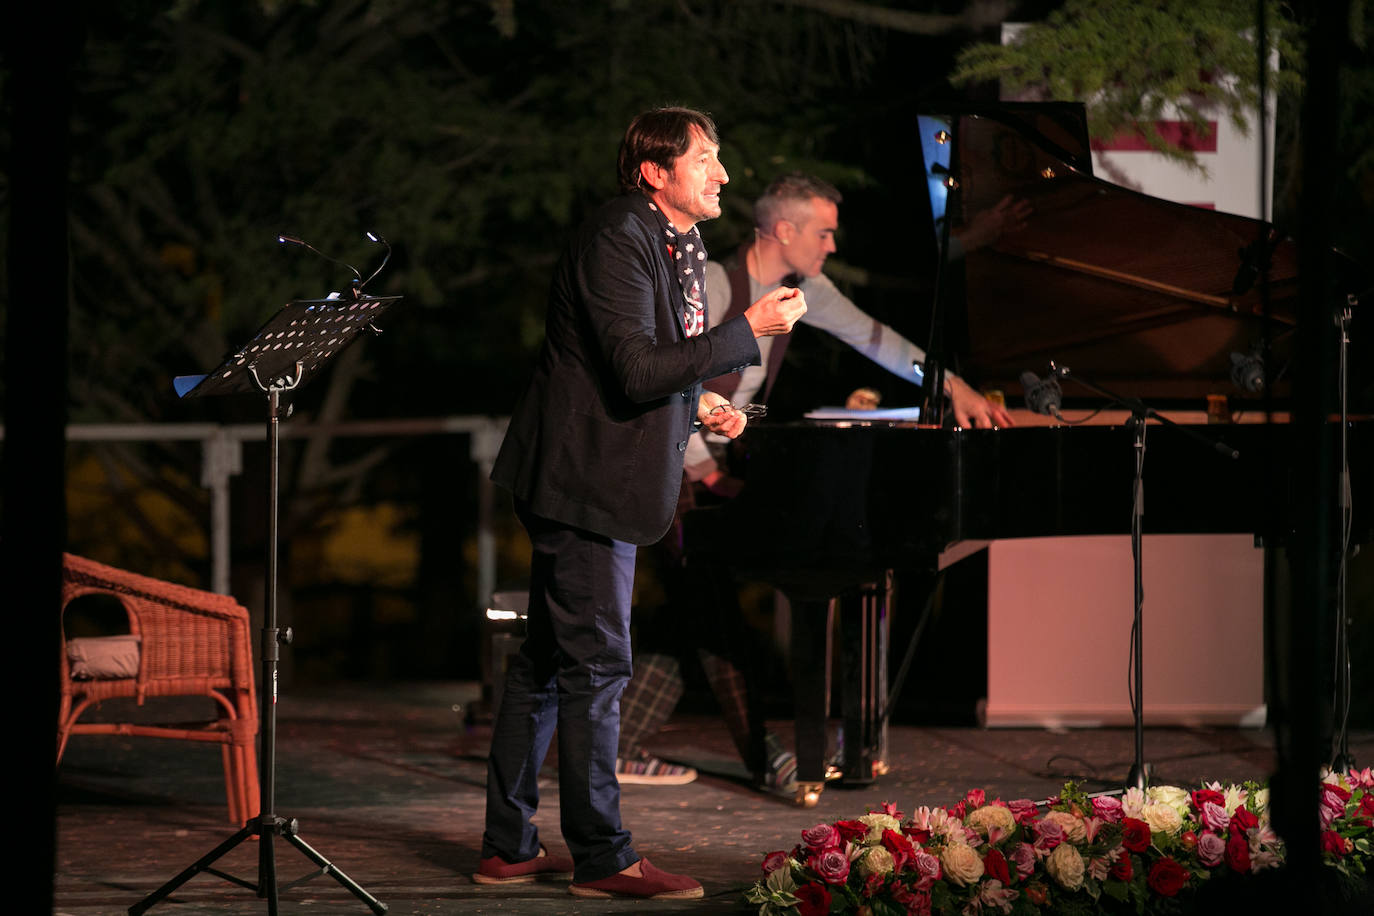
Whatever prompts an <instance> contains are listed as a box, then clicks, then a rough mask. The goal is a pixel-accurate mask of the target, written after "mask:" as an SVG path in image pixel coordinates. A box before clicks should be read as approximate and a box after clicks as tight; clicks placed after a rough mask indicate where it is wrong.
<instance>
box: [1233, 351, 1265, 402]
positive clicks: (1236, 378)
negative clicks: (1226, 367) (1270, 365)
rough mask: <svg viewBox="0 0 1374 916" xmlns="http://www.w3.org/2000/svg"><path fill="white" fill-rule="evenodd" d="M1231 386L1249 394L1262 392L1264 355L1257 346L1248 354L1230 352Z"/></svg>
mask: <svg viewBox="0 0 1374 916" xmlns="http://www.w3.org/2000/svg"><path fill="white" fill-rule="evenodd" d="M1231 384H1233V385H1235V386H1236V387H1237V388H1239V389H1240V390H1241V391H1248V392H1250V393H1251V394H1258V393H1260V392H1261V391H1263V390H1264V354H1263V351H1262V350H1261V348H1260V346H1259V345H1256V346H1254V347H1251V348H1250V352H1249V353H1237V352H1235V351H1232V352H1231Z"/></svg>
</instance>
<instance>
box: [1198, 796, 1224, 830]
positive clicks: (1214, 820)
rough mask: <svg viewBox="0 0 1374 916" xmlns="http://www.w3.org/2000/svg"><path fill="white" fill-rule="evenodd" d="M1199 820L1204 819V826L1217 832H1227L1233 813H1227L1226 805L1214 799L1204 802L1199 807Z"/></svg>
mask: <svg viewBox="0 0 1374 916" xmlns="http://www.w3.org/2000/svg"><path fill="white" fill-rule="evenodd" d="M1198 820H1200V821H1202V826H1204V827H1206V828H1208V829H1209V830H1213V831H1215V832H1217V833H1226V832H1227V830H1228V828H1230V826H1231V815H1229V814H1227V813H1226V806H1225V805H1224V804H1220V805H1219V804H1217V803H1216V802H1212V801H1205V802H1203V803H1202V807H1201V808H1200V809H1198Z"/></svg>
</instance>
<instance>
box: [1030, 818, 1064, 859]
mask: <svg viewBox="0 0 1374 916" xmlns="http://www.w3.org/2000/svg"><path fill="white" fill-rule="evenodd" d="M1035 834H1036V840H1035V848H1036V849H1038V850H1040V851H1041V852H1049V851H1050V850H1051V849H1053V848H1054V847H1056V846H1058V845H1059V844H1060V843H1062V842H1064V825H1063V824H1061V823H1059V822H1058V821H1052V820H1043V821H1037V822H1036V824H1035Z"/></svg>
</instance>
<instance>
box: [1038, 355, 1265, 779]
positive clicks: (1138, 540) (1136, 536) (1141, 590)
mask: <svg viewBox="0 0 1374 916" xmlns="http://www.w3.org/2000/svg"><path fill="white" fill-rule="evenodd" d="M1050 377H1051V378H1062V379H1065V380H1071V381H1074V382H1077V383H1078V384H1079V385H1082V386H1083V387H1084V388H1087V389H1088V390H1089V391H1092V392H1094V393H1096V394H1099V395H1101V396H1103V397H1105V398H1107V399H1108V400H1109V401H1113V402H1115V403H1118V404H1121V405H1122V406H1124V407H1126V408H1127V409H1128V410H1130V412H1131V426H1132V429H1133V431H1134V434H1135V440H1134V445H1133V448H1134V450H1135V478H1134V480H1133V482H1132V485H1131V561H1132V570H1133V574H1134V587H1135V590H1134V608H1133V612H1132V618H1131V661H1130V667H1131V674H1132V675H1133V683H1132V691H1131V715H1132V717H1133V719H1134V723H1135V761H1134V763H1132V765H1131V771H1130V773H1129V774H1127V776H1126V787H1127V788H1132V787H1134V788H1137V789H1144V788H1145V787H1146V786H1148V785H1149V783H1150V772H1151V769H1152V768H1151V767H1150V765H1149V764H1147V763H1146V762H1145V700H1144V695H1145V639H1144V613H1143V612H1144V608H1145V584H1144V570H1143V567H1142V565H1141V558H1142V553H1143V551H1142V546H1143V541H1144V520H1145V482H1144V476H1145V431H1146V425H1145V421H1146V420H1147V419H1150V420H1157V421H1159V422H1160V423H1163V424H1164V425H1166V426H1172V427H1173V428H1174V429H1177V430H1179V431H1180V432H1182V433H1184V434H1186V435H1187V436H1189V437H1191V438H1193V439H1196V440H1197V441H1198V442H1200V443H1202V444H1203V445H1206V446H1208V447H1209V448H1213V449H1215V450H1216V451H1218V452H1220V453H1221V454H1223V455H1225V456H1227V457H1228V458H1232V459H1237V458H1239V457H1240V452H1238V451H1236V450H1235V449H1233V448H1231V447H1230V446H1229V445H1226V444H1225V443H1224V442H1219V441H1218V442H1214V441H1212V440H1211V439H1208V438H1207V437H1206V436H1204V435H1201V434H1200V433H1197V432H1195V431H1193V430H1191V429H1189V428H1187V427H1186V426H1180V425H1179V424H1177V423H1175V422H1174V421H1173V420H1170V419H1169V418H1168V417H1165V416H1163V415H1162V414H1160V413H1159V412H1158V411H1156V410H1155V409H1154V408H1152V407H1149V406H1147V405H1146V404H1145V403H1144V402H1142V401H1140V400H1139V399H1137V398H1128V397H1124V396H1122V395H1120V394H1117V393H1115V392H1112V391H1108V390H1107V389H1105V388H1101V387H1099V386H1098V385H1095V384H1093V383H1092V382H1089V381H1087V380H1086V379H1083V378H1081V377H1079V376H1077V375H1074V374H1073V372H1072V371H1071V370H1070V369H1069V367H1068V366H1060V365H1057V364H1055V363H1053V362H1051V363H1050Z"/></svg>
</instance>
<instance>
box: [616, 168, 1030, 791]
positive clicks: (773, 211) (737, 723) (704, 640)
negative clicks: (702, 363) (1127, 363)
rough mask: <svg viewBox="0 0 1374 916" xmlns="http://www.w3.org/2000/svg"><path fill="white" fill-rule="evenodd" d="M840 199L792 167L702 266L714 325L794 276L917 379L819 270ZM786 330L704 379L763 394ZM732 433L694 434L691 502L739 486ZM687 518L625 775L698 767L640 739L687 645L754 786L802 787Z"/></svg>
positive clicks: (846, 332)
mask: <svg viewBox="0 0 1374 916" xmlns="http://www.w3.org/2000/svg"><path fill="white" fill-rule="evenodd" d="M840 203H841V195H840V192H839V191H838V190H837V189H836V188H835V187H834V186H832V185H830V184H829V183H827V182H825V181H823V180H821V179H819V178H815V177H813V176H809V175H803V174H800V173H792V174H788V175H784V176H782V177H780V178H778V179H777V180H775V181H774V182H773V183H772V184H771V185H769V187H768V188H767V189H766V190H765V191H764V193H763V195H762V196H761V197H760V198H759V199H758V200H757V201H756V202H755V203H754V238H753V241H752V242H751V243H748V244H745V245H744V246H742V247H741V248H740V249H739V250H738V251H736V252H735V253H734V254H733V256H731V257H730V258H728V259H727V260H726V261H725V262H724V263H716V262H715V261H711V262H708V263H707V265H706V290H707V302H708V303H709V308H708V313H709V314H708V321H709V324H710V326H715V325H716V324H718V323H723V322H725V321H728V320H729V319H730V318H731V317H733V316H734V315H736V314H738V313H739V312H740V311H742V310H743V309H744V308H745V307H747V306H748V304H749V303H750V302H752V301H754V300H755V299H756V298H757V297H758V296H759V295H761V294H762V293H763V292H765V291H767V290H771V289H774V288H776V287H778V286H780V285H796V286H799V287H800V288H801V289H802V290H803V292H804V293H805V294H806V301H807V314H806V315H805V316H804V317H803V318H802V321H804V322H805V323H807V324H810V325H812V326H813V327H815V328H818V329H819V330H822V331H825V332H826V333H828V334H831V335H832V336H834V337H835V338H837V339H839V340H841V341H843V342H844V343H846V344H849V345H850V346H851V347H853V348H854V349H855V350H857V351H858V352H859V353H862V354H863V355H864V356H866V357H868V358H869V359H871V360H873V361H874V362H875V363H877V364H878V365H880V366H882V367H883V368H884V369H887V370H888V371H889V372H892V373H893V374H894V375H896V376H897V377H899V378H902V379H905V380H906V381H908V382H911V383H912V384H913V385H914V386H919V385H920V383H921V375H920V372H919V369H918V368H917V367H919V366H920V365H921V364H923V363H924V361H925V353H924V351H923V350H922V349H921V348H920V347H918V346H916V345H915V344H914V343H912V342H911V341H909V340H907V339H906V338H904V337H903V336H902V335H901V334H899V333H897V332H896V331H894V330H893V329H892V328H890V327H888V326H887V325H885V324H882V323H880V322H878V321H877V320H875V319H874V318H872V317H870V316H869V315H867V314H865V313H864V312H863V311H862V310H860V309H859V307H858V306H856V305H855V304H854V303H853V302H851V301H850V300H849V299H848V298H847V297H845V296H844V294H842V293H841V292H840V291H839V290H838V289H837V288H836V287H835V284H834V283H833V282H831V280H830V279H829V278H828V277H826V276H825V274H824V273H823V272H822V268H823V267H824V266H825V260H826V258H827V257H828V256H829V255H830V254H832V253H834V252H835V250H836V245H835V232H836V229H837V228H838V221H839V205H840ZM1027 213H1028V208H1027V207H1026V206H1025V204H1024V203H1019V202H1016V201H1014V200H1013V199H1011V198H1006V199H1004V200H1002V201H1001V202H999V203H998V205H997V206H995V207H992V208H989V209H988V210H987V211H985V212H984V213H983V214H981V215H980V217H979V218H976V219H974V220H972V221H970V223H969V224H968V226H967V227H965V229H964V232H963V234H962V248H963V249H964V250H967V249H969V248H972V247H976V246H981V245H983V244H987V243H988V242H990V241H993V240H995V239H996V238H997V237H998V236H999V235H1000V234H1001V233H1002V232H1003V231H1004V230H1005V229H1007V228H1013V227H1017V226H1019V225H1020V224H1021V223H1022V222H1023V221H1024V220H1025V218H1026V216H1027ZM951 248H952V253H955V254H959V253H961V251H960V248H961V245H960V243H959V242H956V243H955V244H953V245H951ZM789 339H790V335H782V336H779V337H770V338H763V339H760V340H759V349H760V357H761V359H760V362H761V365H759V366H751V367H748V368H746V369H745V370H743V371H742V372H739V373H733V374H730V375H726V376H722V377H720V378H717V379H714V380H711V381H708V382H707V383H706V387H707V388H710V389H711V390H713V391H715V392H717V393H718V394H721V395H723V396H725V397H727V398H729V399H730V400H731V402H733V403H734V404H736V405H737V406H743V405H745V404H748V403H752V402H754V401H755V400H756V399H757V400H759V401H766V400H767V398H768V396H769V394H770V392H771V390H772V387H773V384H774V381H775V380H776V377H777V375H778V370H779V369H780V367H781V366H782V360H783V354H784V353H785V351H786V349H787V345H788V342H789ZM760 391H762V392H763V394H762V397H759V392H760ZM913 391H915V389H914V388H913ZM945 393H946V395H947V396H948V397H949V400H950V404H951V407H952V409H953V414H954V419H955V421H956V423H957V424H958V425H960V426H965V427H980V428H987V427H994V426H1010V425H1012V419H1011V417H1010V416H1009V415H1008V414H1007V412H1006V410H1005V409H1004V408H1003V407H1002V406H1001V405H999V404H995V403H993V402H991V401H989V400H988V399H986V398H984V397H983V396H982V395H981V394H979V393H978V392H977V391H975V390H974V389H973V388H971V387H970V386H969V385H968V384H967V383H966V382H965V381H964V380H963V379H961V378H959V377H958V376H957V375H954V374H952V373H949V374H946V376H945ZM847 406H849V407H851V408H854V409H871V408H872V407H876V406H877V396H876V394H875V393H874V392H872V391H871V390H868V389H861V390H860V391H858V392H855V394H854V395H851V399H850V403H849V404H848V405H847ZM726 442H727V440H725V439H723V438H721V437H716V436H707V435H703V434H702V433H697V434H696V435H694V436H692V438H691V439H690V440H689V442H688V447H687V458H686V467H685V477H686V481H685V483H684V504H685V507H686V508H690V507H692V506H693V505H695V504H696V501H697V499H702V500H705V501H708V502H709V501H719V500H721V499H729V498H732V497H734V496H735V495H737V494H738V493H739V492H740V490H741V488H742V482H741V481H740V480H739V479H738V478H737V477H736V476H734V475H732V474H731V473H730V469H729V465H728V459H727V456H726V449H725V444H726ZM680 508H681V507H680ZM680 520H681V515H680V514H679V523H677V524H675V525H674V527H673V530H672V531H670V532H669V535H668V537H667V539H666V541H665V543H664V544H660V545H659V546H658V548H657V549H656V550H655V551H653V554H654V556H653V557H652V562H654V563H655V564H656V565H657V567H658V573H659V575H660V576H662V577H664V578H665V581H666V582H667V583H668V584H669V587H668V588H667V589H666V591H667V592H668V593H669V595H670V596H671V597H670V599H669V600H670V601H671V602H673V604H674V605H675V606H674V607H672V608H668V609H659V610H658V611H656V612H650V613H648V614H644V615H641V616H640V617H639V620H638V623H637V626H638V631H637V643H636V651H635V656H634V676H633V678H632V680H631V682H630V684H629V686H628V687H627V688H626V691H625V695H624V697H623V698H622V701H621V707H622V717H621V737H620V749H619V755H618V756H619V761H618V764H617V772H618V775H619V778H620V780H621V782H634V783H642V784H663V785H668V784H681V783H683V782H688V781H690V780H691V779H693V778H695V775H696V774H695V771H693V770H691V769H690V768H687V767H683V766H678V765H674V764H671V763H667V762H665V761H662V760H659V759H657V758H655V757H653V756H652V755H650V754H649V752H648V751H647V749H646V748H645V746H644V744H645V742H646V741H647V740H649V739H651V738H652V737H653V736H654V735H655V734H656V733H657V732H658V731H659V729H660V728H661V727H662V726H663V725H664V723H666V721H667V719H668V717H669V715H671V713H672V711H673V708H674V706H675V705H676V702H677V699H678V698H679V697H680V696H681V695H682V692H683V683H682V675H681V666H680V660H679V657H680V656H681V655H682V654H683V653H684V651H687V650H690V651H694V652H695V654H697V655H698V657H699V659H700V662H701V664H702V668H703V669H704V671H705V673H706V677H707V681H708V682H709V684H710V686H711V689H712V692H713V693H714V695H715V697H716V700H717V702H718V703H719V705H720V707H721V711H722V715H723V716H724V718H725V721H726V724H727V726H728V727H729V730H730V734H731V738H732V739H733V741H734V744H735V747H736V749H737V750H738V751H739V754H740V756H741V758H742V759H743V760H744V761H745V763H746V765H747V766H748V768H749V772H750V773H751V775H752V778H753V781H754V784H755V786H756V787H757V788H759V789H762V790H766V791H774V792H779V793H783V794H794V793H796V790H797V786H796V781H795V774H796V758H795V755H794V754H793V752H792V751H789V750H786V749H785V748H783V746H782V744H781V742H779V741H778V740H777V738H776V737H775V736H773V735H772V734H768V733H765V732H764V731H763V729H762V726H761V723H759V722H756V721H753V720H754V718H755V717H754V716H751V711H750V705H749V701H748V694H749V692H750V691H749V688H748V682H749V681H750V679H751V676H752V674H753V672H751V671H750V670H748V667H749V666H747V665H743V664H741V661H742V660H743V659H747V658H749V657H750V656H751V653H752V652H754V651H756V649H757V647H756V646H754V645H752V640H751V639H750V634H748V633H747V632H745V630H746V629H747V628H746V627H744V626H743V625H742V623H741V621H740V620H739V611H738V607H737V604H736V601H735V596H734V594H733V584H732V580H730V579H729V577H728V576H724V577H717V576H713V577H708V578H711V579H715V580H717V581H718V582H719V580H721V579H722V578H723V579H725V580H728V581H729V582H730V583H731V584H728V585H719V584H718V586H717V587H714V588H712V589H709V590H705V591H704V590H703V589H701V588H699V587H694V586H693V585H692V584H691V583H692V582H694V581H700V579H701V577H690V578H689V577H683V576H681V575H680V569H681V528H680ZM646 553H647V552H646ZM675 571H677V572H675ZM726 592H730V594H726ZM684 630H686V631H687V632H683V631H684Z"/></svg>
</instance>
